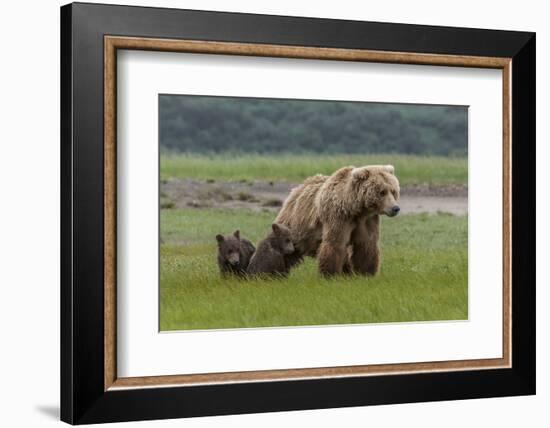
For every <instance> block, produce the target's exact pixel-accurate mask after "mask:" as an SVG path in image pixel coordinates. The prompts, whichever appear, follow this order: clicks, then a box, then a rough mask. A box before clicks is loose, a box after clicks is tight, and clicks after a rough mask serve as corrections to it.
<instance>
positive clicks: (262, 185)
mask: <svg viewBox="0 0 550 428" xmlns="http://www.w3.org/2000/svg"><path fill="white" fill-rule="evenodd" d="M297 185H298V184H296V183H286V182H272V181H271V182H267V181H254V182H249V181H239V182H232V181H220V182H217V181H213V180H208V181H201V180H194V179H184V180H180V179H170V180H166V181H163V182H161V186H160V198H161V207H165V208H189V207H194V208H247V209H250V210H253V211H272V212H277V211H279V209H280V208H281V205H282V204H283V202H284V200H285V199H286V197H287V196H288V194H289V192H290V190H291V189H292V188H293V187H296V186H297ZM399 204H400V206H401V212H402V213H438V212H442V213H450V214H455V215H464V214H467V213H468V188H467V187H466V186H460V185H445V186H430V185H415V186H407V187H403V188H401V199H400V201H399Z"/></svg>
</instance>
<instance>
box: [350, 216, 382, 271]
mask: <svg viewBox="0 0 550 428" xmlns="http://www.w3.org/2000/svg"><path fill="white" fill-rule="evenodd" d="M379 239H380V216H378V215H375V216H372V217H367V218H366V219H364V220H361V221H359V222H358V224H357V227H356V228H355V230H354V231H353V232H352V234H351V242H352V247H353V252H352V256H351V262H352V265H353V269H354V271H355V272H356V273H359V274H363V275H376V274H377V273H378V269H379V268H380V249H379V247H378V241H379Z"/></svg>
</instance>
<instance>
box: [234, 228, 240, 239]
mask: <svg viewBox="0 0 550 428" xmlns="http://www.w3.org/2000/svg"><path fill="white" fill-rule="evenodd" d="M233 236H234V237H235V238H237V239H241V232H240V231H239V230H238V229H237V230H236V231H235V232H233Z"/></svg>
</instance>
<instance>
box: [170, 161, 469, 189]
mask: <svg viewBox="0 0 550 428" xmlns="http://www.w3.org/2000/svg"><path fill="white" fill-rule="evenodd" d="M160 164H161V171H160V175H161V179H168V178H188V177H193V178H196V179H204V180H206V179H212V180H232V181H237V180H248V181H254V180H273V181H278V180H280V181H287V182H300V181H302V180H303V179H304V178H306V177H309V176H311V175H315V174H332V173H333V172H334V171H336V170H337V169H339V168H341V167H342V166H346V165H355V166H360V165H369V164H371V165H374V164H392V165H394V166H395V170H396V174H397V176H398V177H399V181H400V183H401V185H402V186H406V185H411V184H432V185H438V184H467V181H468V160H467V158H451V157H437V156H432V157H426V156H409V155H344V154H342V155H325V154H304V155H296V154H278V155H238V156H236V155H235V156H231V155H227V154H224V155H211V156H207V155H198V154H193V155H189V154H163V155H162V156H161V163H160Z"/></svg>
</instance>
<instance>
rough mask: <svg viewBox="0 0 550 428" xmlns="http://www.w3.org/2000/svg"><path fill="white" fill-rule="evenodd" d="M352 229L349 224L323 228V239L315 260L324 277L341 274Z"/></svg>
mask: <svg viewBox="0 0 550 428" xmlns="http://www.w3.org/2000/svg"><path fill="white" fill-rule="evenodd" d="M351 230H352V227H351V225H349V224H337V225H331V226H330V227H326V226H323V239H322V241H321V246H320V247H319V252H318V254H317V259H318V260H319V272H321V273H322V274H323V275H325V276H332V275H335V274H341V273H342V270H343V267H344V263H345V262H346V260H347V257H348V253H347V245H348V243H349V239H350V234H351Z"/></svg>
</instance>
